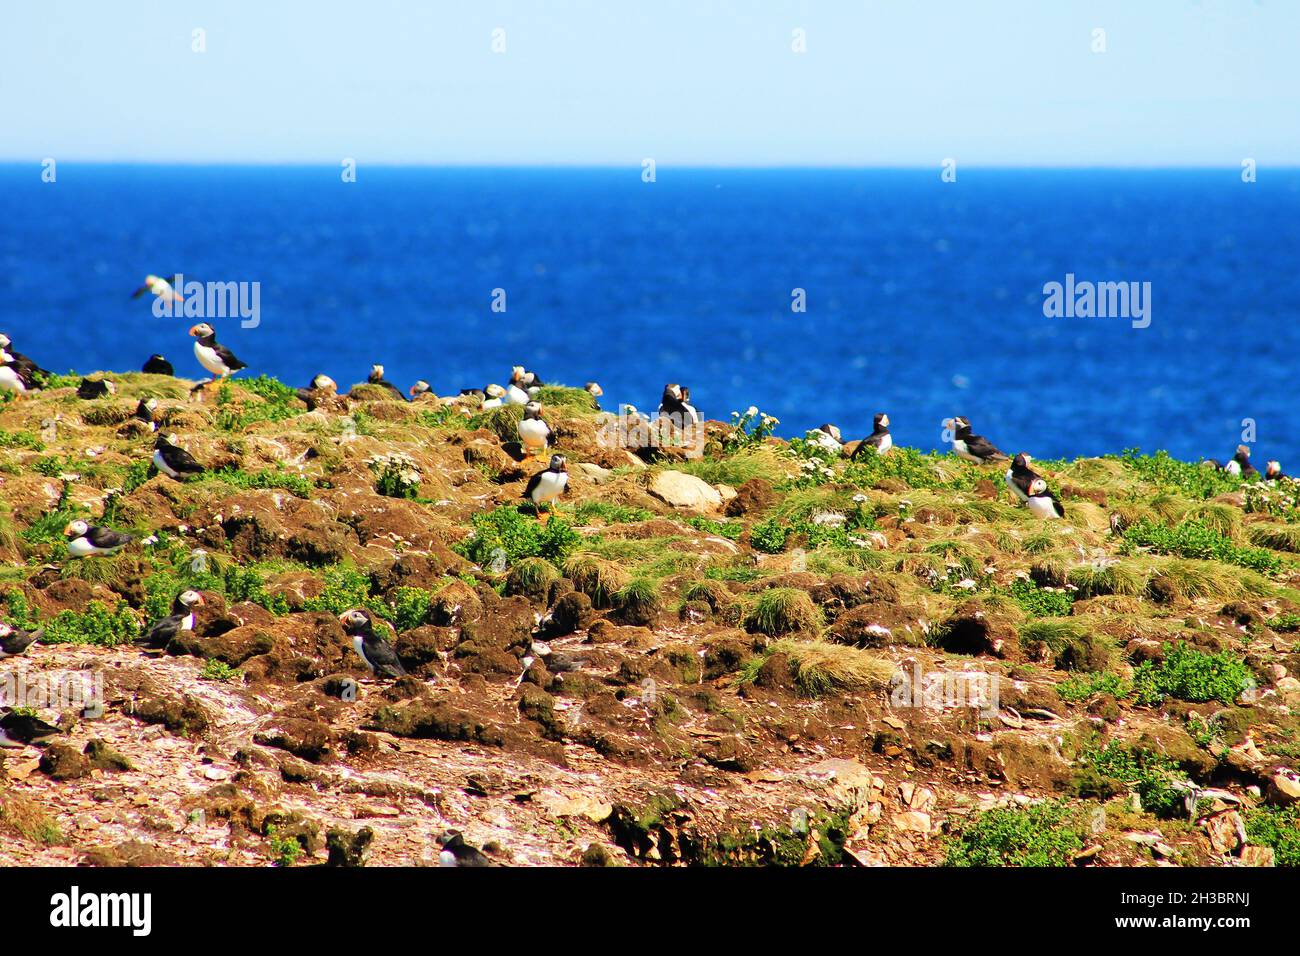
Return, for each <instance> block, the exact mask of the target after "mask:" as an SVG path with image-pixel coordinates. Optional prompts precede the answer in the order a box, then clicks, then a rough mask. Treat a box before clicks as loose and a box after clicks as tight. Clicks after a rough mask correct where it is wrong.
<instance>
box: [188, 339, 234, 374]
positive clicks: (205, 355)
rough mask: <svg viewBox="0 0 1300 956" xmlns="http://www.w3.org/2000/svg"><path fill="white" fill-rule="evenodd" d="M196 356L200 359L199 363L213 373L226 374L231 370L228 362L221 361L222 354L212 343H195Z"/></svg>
mask: <svg viewBox="0 0 1300 956" xmlns="http://www.w3.org/2000/svg"><path fill="white" fill-rule="evenodd" d="M194 357H195V358H196V359H198V360H199V364H200V365H202V366H203V367H204V368H205V369H207V370H208V371H209V372H211V373H212V374H213V375H225V374H226V373H227V372H229V371H230V369H228V368H227V367H226V363H225V362H223V361H221V356H219V355H218V354H217V350H216V349H214V348H213V347H212V346H210V345H204V344H203V343H202V342H195V343H194Z"/></svg>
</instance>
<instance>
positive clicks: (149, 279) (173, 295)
mask: <svg viewBox="0 0 1300 956" xmlns="http://www.w3.org/2000/svg"><path fill="white" fill-rule="evenodd" d="M178 278H180V277H179V276H168V277H167V278H166V279H164V278H163V277H162V276H153V275H150V276H145V277H144V285H142V286H140V288H138V289H136V290H135V291H134V292H132V293H131V298H133V299H138V298H140V296H142V295H144V294H145V293H146V292H152V293H153V294H154V295H156V296H157V297H158V298H160V299H162V300H163V301H164V302H177V303H179V302H182V301H184V297H183V296H182V295H181V294H180V293H179V292H177V291H176V289H175V288H174V285H173V283H175V282H176V280H177V279H178Z"/></svg>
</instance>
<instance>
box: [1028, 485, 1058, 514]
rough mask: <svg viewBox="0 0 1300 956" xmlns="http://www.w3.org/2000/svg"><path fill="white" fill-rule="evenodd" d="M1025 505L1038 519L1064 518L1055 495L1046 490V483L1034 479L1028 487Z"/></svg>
mask: <svg viewBox="0 0 1300 956" xmlns="http://www.w3.org/2000/svg"><path fill="white" fill-rule="evenodd" d="M1025 505H1026V506H1027V507H1028V508H1029V510H1030V511H1032V512H1033V513H1034V514H1036V515H1038V517H1040V518H1064V517H1065V508H1064V507H1062V505H1061V503H1060V502H1059V501H1057V500H1056V495H1054V494H1052V493H1051V491H1049V490H1048V488H1047V482H1046V481H1044V480H1043V479H1042V478H1035V479H1034V480H1033V481H1032V482H1031V483H1030V485H1029V496H1028V497H1027V498H1026V499H1025Z"/></svg>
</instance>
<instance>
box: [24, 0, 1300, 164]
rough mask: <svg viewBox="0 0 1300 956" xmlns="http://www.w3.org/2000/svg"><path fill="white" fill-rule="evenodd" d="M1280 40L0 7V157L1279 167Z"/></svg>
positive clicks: (362, 12)
mask: <svg viewBox="0 0 1300 956" xmlns="http://www.w3.org/2000/svg"><path fill="white" fill-rule="evenodd" d="M195 28H202V29H204V30H205V31H206V45H207V51H206V52H205V53H201V54H200V53H195V52H193V51H192V50H191V41H192V31H193V30H194V29H195ZM496 28H501V29H503V30H504V31H505V42H506V50H505V52H504V53H494V52H493V51H492V32H493V30H494V29H496ZM1096 28H1102V29H1104V30H1105V39H1106V52H1105V53H1094V52H1093V51H1092V44H1093V30H1094V29H1096ZM795 29H802V30H804V31H805V35H806V40H807V52H806V53H803V54H796V53H794V52H792V50H791V44H792V37H793V32H792V31H794V30H795ZM1297 37H1300V3H1297V2H1294V0H1254V2H1252V0H1141V2H1136V0H1115V2H1106V0H1002V2H994V0H654V2H646V0H591V2H583V0H366V2H364V3H362V2H344V0H312V2H307V0H274V2H272V0H186V2H178V0H122V2H114V3H106V2H102V0H45V2H41V3H5V4H4V5H3V9H2V10H0V129H3V135H0V159H4V160H17V161H23V162H27V161H30V162H37V163H38V162H40V160H41V159H43V158H45V157H54V158H56V159H59V160H61V161H78V160H114V161H178V162H252V163H285V162H311V163H314V162H322V163H334V164H337V163H338V162H339V161H340V160H341V159H342V158H343V157H352V158H355V159H356V160H357V161H358V162H359V163H363V164H364V163H420V164H448V163H455V164H472V163H491V164H612V165H622V164H639V163H640V161H641V159H642V158H643V157H654V158H655V159H656V161H657V162H659V163H660V164H678V165H682V164H690V165H741V166H771V165H927V166H928V165H937V164H938V163H939V162H940V161H941V160H942V159H944V158H946V157H955V158H956V159H957V160H958V162H959V163H960V164H964V165H1067V166H1073V165H1078V166H1091V165H1112V166H1185V165H1211V166H1218V165H1227V166H1233V167H1236V166H1238V164H1239V163H1240V161H1241V159H1242V157H1247V156H1249V157H1253V158H1255V159H1256V160H1257V161H1258V162H1259V163H1260V164H1261V165H1275V166H1276V165H1296V164H1298V163H1300V57H1298V56H1297V50H1296V42H1297Z"/></svg>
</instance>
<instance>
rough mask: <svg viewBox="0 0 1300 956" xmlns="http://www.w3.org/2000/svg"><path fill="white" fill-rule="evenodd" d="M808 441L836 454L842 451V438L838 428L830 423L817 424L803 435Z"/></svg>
mask: <svg viewBox="0 0 1300 956" xmlns="http://www.w3.org/2000/svg"><path fill="white" fill-rule="evenodd" d="M805 437H806V438H807V439H808V441H810V442H812V443H813V444H814V445H817V446H818V447H819V448H825V449H826V450H827V451H829V452H833V453H835V454H836V455H838V454H840V453H842V452H843V451H844V438H843V435H842V433H841V432H840V430H839V428H837V427H836V426H834V425H832V424H830V423H829V422H828V423H826V424H825V425H818V426H817V427H816V428H814V429H813V430H812V431H810V432H809V433H808V434H807V435H806V436H805Z"/></svg>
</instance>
